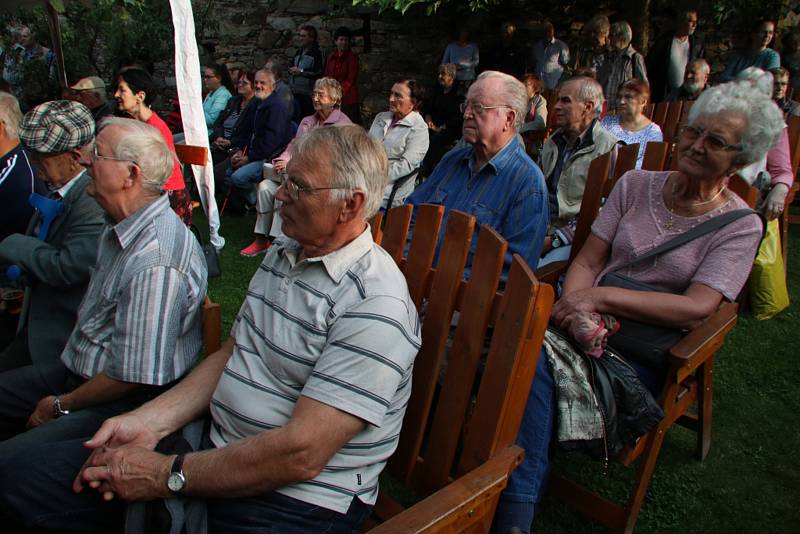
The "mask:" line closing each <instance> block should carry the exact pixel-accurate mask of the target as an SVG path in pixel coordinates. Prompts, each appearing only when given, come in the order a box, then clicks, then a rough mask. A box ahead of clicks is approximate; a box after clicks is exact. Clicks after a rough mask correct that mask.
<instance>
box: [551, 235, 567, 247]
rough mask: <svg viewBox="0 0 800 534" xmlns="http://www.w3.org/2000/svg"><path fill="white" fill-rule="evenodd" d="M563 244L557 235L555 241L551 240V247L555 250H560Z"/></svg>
mask: <svg viewBox="0 0 800 534" xmlns="http://www.w3.org/2000/svg"><path fill="white" fill-rule="evenodd" d="M563 244H564V243H562V242H561V238H559V237H558V236H557V235H553V239H552V240H550V246H551V247H553V248H558V247H560V246H561V245H563Z"/></svg>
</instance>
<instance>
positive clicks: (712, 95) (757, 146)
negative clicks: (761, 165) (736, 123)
mask: <svg viewBox="0 0 800 534" xmlns="http://www.w3.org/2000/svg"><path fill="white" fill-rule="evenodd" d="M723 113H731V114H737V115H741V116H743V117H744V118H745V120H746V121H747V128H746V129H745V132H744V134H743V135H742V139H741V144H742V151H741V154H740V156H739V163H744V164H745V165H746V164H750V163H753V162H754V161H757V160H759V159H761V158H762V157H763V156H764V154H766V153H767V152H768V151H769V150H770V149H772V147H774V146H775V145H776V144H777V142H778V140H779V139H780V136H781V133H783V128H784V127H785V123H784V122H783V113H782V112H781V110H780V109H779V108H778V106H777V105H776V104H775V102H773V101H772V98H770V97H769V96H768V95H765V94H764V93H762V92H761V90H759V89H757V88H756V87H754V86H753V84H752V83H751V82H750V81H735V82H729V83H723V84H721V85H717V86H715V87H712V88H710V89H706V90H705V91H703V92H702V94H701V95H700V97H699V98H698V99H697V101H696V102H695V103H694V105H693V106H692V109H691V111H689V124H690V125H691V124H694V123H695V121H697V119H698V118H700V117H702V116H704V115H716V114H723Z"/></svg>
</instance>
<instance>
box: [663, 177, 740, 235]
mask: <svg viewBox="0 0 800 534" xmlns="http://www.w3.org/2000/svg"><path fill="white" fill-rule="evenodd" d="M677 188H678V180H677V179H675V181H673V182H672V192H671V193H670V205H669V219H667V222H666V223H664V227H665V228H666V229H667V230H672V228H673V227H674V226H675V190H676V189H677ZM726 188H727V186H725V185H723V186H722V187H720V188H719V191H717V193H716V194H715V195H714V196H713V197H711V198H710V199H709V200H703V201H700V202H694V203H692V204H689V205H687V206H683V207H685V208H695V207H697V206H705V205H706V204H711V203H712V202H714V201H715V200H717V199H718V198H719V197H720V195H721V194H722V193H723V192H724V191H725V189H726Z"/></svg>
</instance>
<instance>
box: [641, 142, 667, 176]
mask: <svg viewBox="0 0 800 534" xmlns="http://www.w3.org/2000/svg"><path fill="white" fill-rule="evenodd" d="M669 148H670V144H669V143H668V142H666V141H663V142H661V143H655V142H650V143H647V146H646V147H645V148H644V158H643V159H642V169H643V170H646V171H663V170H664V165H665V164H666V162H667V154H668V153H669Z"/></svg>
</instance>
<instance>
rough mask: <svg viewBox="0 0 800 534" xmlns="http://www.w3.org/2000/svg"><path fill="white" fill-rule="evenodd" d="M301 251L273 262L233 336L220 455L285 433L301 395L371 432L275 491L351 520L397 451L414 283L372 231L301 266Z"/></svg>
mask: <svg viewBox="0 0 800 534" xmlns="http://www.w3.org/2000/svg"><path fill="white" fill-rule="evenodd" d="M299 252H300V246H299V244H298V243H296V242H294V241H291V240H279V241H277V242H276V244H275V245H273V246H272V248H271V249H270V250H269V252H268V253H267V255H266V257H265V258H264V261H263V262H262V264H261V266H260V267H259V269H258V271H257V272H256V274H255V276H253V279H252V280H251V281H250V286H249V288H248V290H247V296H246V298H245V301H244V303H243V304H242V307H241V310H240V311H239V315H238V317H237V318H236V321H235V323H234V325H233V328H232V332H231V334H232V336H233V337H234V338H235V339H236V344H235V347H234V350H233V355H232V356H231V358H230V360H229V361H228V364H227V366H226V368H225V370H224V372H223V374H222V376H221V377H220V381H219V384H218V385H217V389H216V391H215V392H214V396H213V398H212V400H211V415H212V418H213V424H212V428H211V440H212V441H213V442H214V444H215V445H216V446H217V447H223V446H225V445H226V444H228V443H230V442H233V441H236V440H238V439H242V438H245V437H249V436H253V435H256V434H258V433H259V432H262V431H264V430H270V429H273V428H276V427H280V426H282V425H284V424H286V422H287V421H288V420H289V418H290V417H291V415H292V411H293V409H294V405H295V403H296V402H297V400H298V398H299V397H300V395H304V396H306V397H309V398H312V399H314V400H316V401H319V402H322V403H324V404H327V405H329V406H332V407H334V408H337V409H339V410H342V411H343V412H346V413H348V414H351V415H354V416H356V417H359V418H361V419H363V420H364V421H366V423H367V425H366V427H365V429H364V430H363V431H362V432H360V433H359V434H358V435H356V436H355V437H354V438H353V439H352V440H351V441H350V442H348V443H347V444H346V445H345V446H344V447H343V448H342V449H340V450H339V451H338V452H337V453H336V454H335V455H334V456H333V457H332V458H331V459H330V462H329V463H328V465H327V466H326V467H325V469H323V471H322V472H321V473H320V474H319V475H318V476H317V477H316V478H314V479H312V480H308V481H306V482H302V483H299V484H295V485H291V486H285V487H283V488H279V489H278V490H277V491H278V492H279V493H282V494H284V495H288V496H290V497H293V498H295V499H298V500H301V501H304V502H308V503H311V504H315V505H318V506H322V507H324V508H328V509H331V510H335V511H338V512H341V513H345V512H347V509H348V507H349V506H350V502H351V501H352V500H353V497H354V496H358V497H359V499H361V500H362V501H363V502H365V503H367V504H373V503H374V502H375V499H376V497H377V494H378V475H379V474H380V472H381V470H382V469H383V466H384V465H385V463H386V460H387V458H388V457H389V456H390V455H391V454H392V452H393V451H394V449H395V447H396V446H397V439H398V435H399V433H400V426H401V424H402V422H403V415H404V413H405V409H406V403H407V402H408V397H409V395H410V393H411V370H412V368H413V362H414V357H415V356H416V354H417V351H418V350H419V347H420V325H419V318H418V316H417V311H416V308H415V307H414V304H413V302H412V301H411V297H410V296H409V294H408V288H407V286H406V281H405V278H404V277H403V275H402V273H401V272H400V270H399V269H398V268H397V266H396V265H395V263H394V261H393V260H392V259H391V257H390V256H389V255H388V254H387V253H386V252H385V251H384V250H383V249H382V248H381V247H380V246H378V245H376V244H375V243H374V242H373V241H372V235H371V234H370V231H369V228H367V230H366V231H364V233H363V234H361V235H360V236H359V237H358V238H356V239H355V240H354V241H352V242H350V243H349V244H347V245H346V246H344V247H342V248H341V249H339V250H337V251H335V252H332V253H331V254H328V255H326V256H323V257H320V258H310V259H305V260H303V261H300V262H297V261H296V258H297V256H298V254H299Z"/></svg>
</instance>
